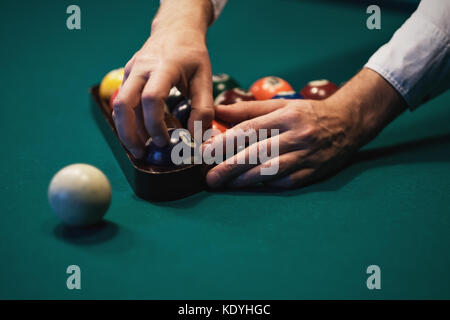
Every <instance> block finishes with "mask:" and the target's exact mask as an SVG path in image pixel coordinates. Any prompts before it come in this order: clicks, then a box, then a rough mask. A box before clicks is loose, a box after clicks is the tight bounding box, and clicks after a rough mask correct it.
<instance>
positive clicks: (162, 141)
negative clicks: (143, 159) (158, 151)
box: [152, 136, 167, 147]
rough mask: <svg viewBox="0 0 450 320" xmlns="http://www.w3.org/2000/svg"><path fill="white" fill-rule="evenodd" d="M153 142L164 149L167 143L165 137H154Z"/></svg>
mask: <svg viewBox="0 0 450 320" xmlns="http://www.w3.org/2000/svg"><path fill="white" fill-rule="evenodd" d="M152 140H153V142H154V143H155V144H156V145H157V146H158V147H164V146H165V145H166V143H167V142H166V139H165V138H164V137H163V136H154V137H152Z"/></svg>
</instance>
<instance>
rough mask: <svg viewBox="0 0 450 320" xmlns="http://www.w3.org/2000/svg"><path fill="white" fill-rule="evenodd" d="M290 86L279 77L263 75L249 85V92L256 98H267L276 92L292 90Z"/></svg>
mask: <svg viewBox="0 0 450 320" xmlns="http://www.w3.org/2000/svg"><path fill="white" fill-rule="evenodd" d="M293 90H294V89H292V86H291V85H290V84H289V83H288V82H287V81H286V80H283V79H281V78H279V77H273V76H270V77H264V78H261V79H259V80H257V81H255V82H254V83H253V84H252V86H251V87H250V92H251V93H252V94H253V96H254V97H255V98H256V100H268V99H271V98H272V97H274V96H275V95H276V94H277V93H278V92H283V91H293Z"/></svg>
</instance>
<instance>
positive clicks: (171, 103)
mask: <svg viewBox="0 0 450 320" xmlns="http://www.w3.org/2000/svg"><path fill="white" fill-rule="evenodd" d="M183 100H186V98H185V97H183V95H182V94H181V92H180V91H179V90H178V89H177V87H173V88H172V89H170V92H169V96H168V97H167V99H166V105H167V107H168V109H169V112H172V110H173V109H174V108H175V107H176V106H177V104H178V103H180V102H181V101H183Z"/></svg>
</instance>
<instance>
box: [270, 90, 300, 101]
mask: <svg viewBox="0 0 450 320" xmlns="http://www.w3.org/2000/svg"><path fill="white" fill-rule="evenodd" d="M272 99H287V100H294V99H304V98H303V96H302V95H301V94H300V93H297V92H295V91H283V92H278V93H277V95H276V96H275V97H273V98H272Z"/></svg>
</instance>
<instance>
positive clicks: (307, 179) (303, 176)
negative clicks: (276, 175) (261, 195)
mask: <svg viewBox="0 0 450 320" xmlns="http://www.w3.org/2000/svg"><path fill="white" fill-rule="evenodd" d="M315 170H316V169H315V168H305V169H301V170H299V171H297V172H294V173H291V174H289V175H287V176H285V177H283V178H281V179H278V180H274V181H269V182H266V183H265V184H266V185H267V186H270V187H276V188H281V189H291V188H300V187H304V186H306V185H308V184H310V183H312V182H314V179H315V172H316V171H315Z"/></svg>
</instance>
